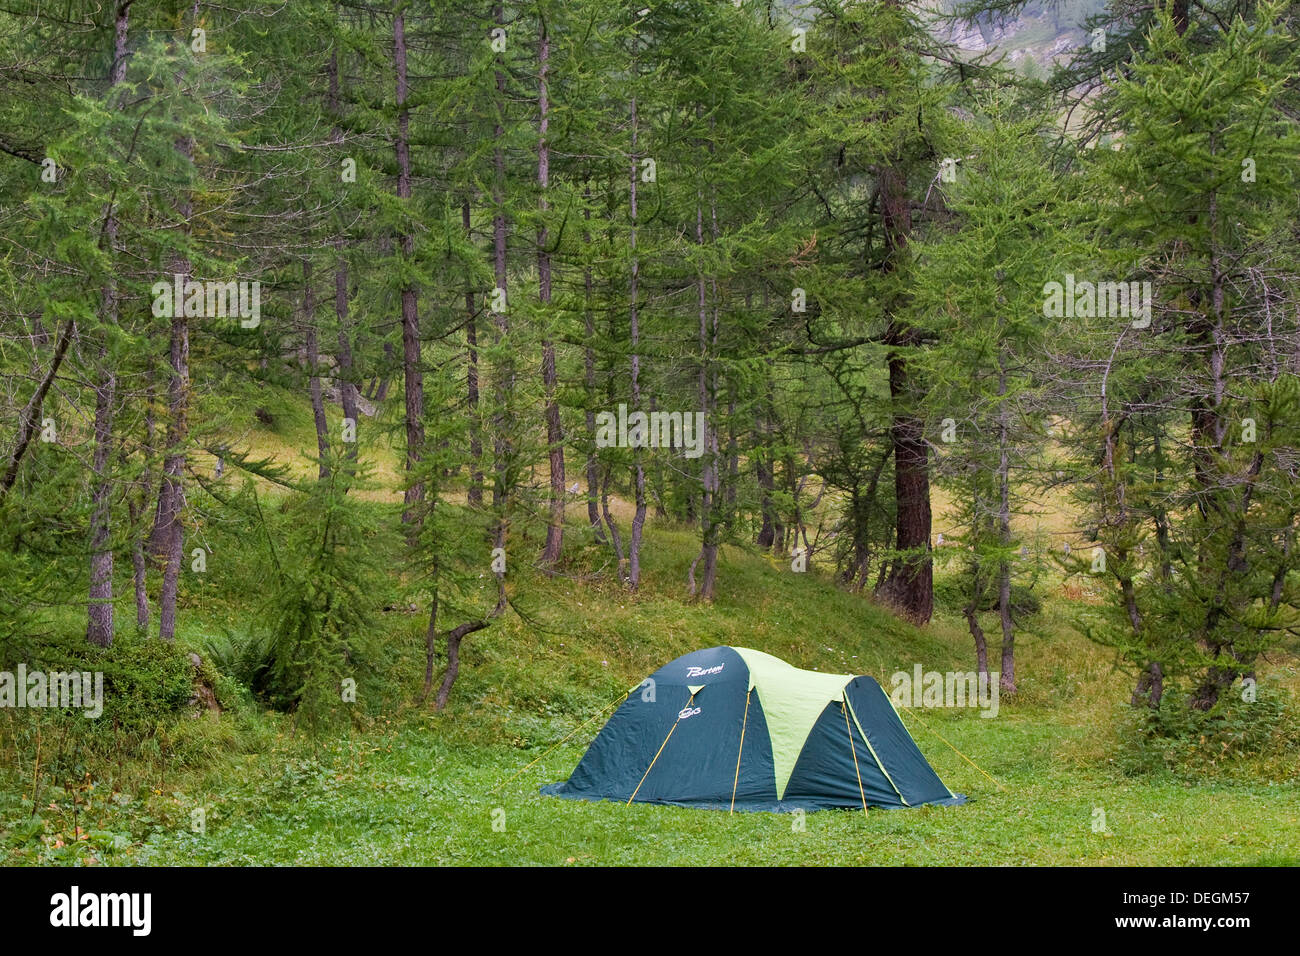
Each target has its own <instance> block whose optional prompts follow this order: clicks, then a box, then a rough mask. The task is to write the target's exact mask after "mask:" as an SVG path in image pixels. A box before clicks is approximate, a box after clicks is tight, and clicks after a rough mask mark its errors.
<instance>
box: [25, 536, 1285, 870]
mask: <svg viewBox="0 0 1300 956" xmlns="http://www.w3.org/2000/svg"><path fill="white" fill-rule="evenodd" d="M691 553H692V541H691V538H690V536H689V535H688V534H686V533H684V532H674V531H661V532H658V533H655V534H654V535H652V536H651V537H650V539H649V540H648V542H647V556H648V557H649V559H650V560H649V563H648V567H647V579H646V586H645V589H644V591H643V592H642V594H640V595H639V596H637V597H635V598H633V597H630V596H628V595H627V594H626V593H625V592H623V591H622V590H621V589H619V588H618V587H616V586H614V585H612V584H608V583H607V584H599V583H592V582H587V583H579V582H578V581H576V580H574V579H571V578H565V577H557V578H550V579H548V578H544V577H541V576H536V577H533V578H529V579H528V580H526V581H525V582H524V583H523V584H521V585H519V587H520V591H521V593H524V594H527V595H529V599H528V600H529V608H530V609H531V611H532V612H535V615H536V616H535V618H534V619H533V620H531V621H529V622H525V621H523V620H520V619H519V618H517V617H512V618H511V619H509V620H507V621H505V622H504V623H503V624H502V625H501V626H499V627H494V628H493V629H490V630H489V631H486V632H483V633H481V634H478V635H475V636H474V637H473V638H471V639H470V640H469V641H467V643H466V646H465V662H464V671H463V678H462V680H461V681H460V682H459V683H458V684H457V686H456V689H455V692H454V695H453V700H452V705H451V706H450V707H449V708H448V710H447V711H446V712H444V713H441V714H434V713H431V712H428V711H426V710H423V709H421V708H419V707H417V706H415V705H413V704H409V705H406V706H404V707H402V708H400V709H398V710H397V711H396V712H395V713H393V714H392V715H390V716H388V717H384V718H378V719H374V720H371V721H370V722H369V723H368V725H367V726H365V727H362V728H357V729H354V730H353V731H352V732H351V733H350V734H348V735H346V736H343V737H339V738H335V739H327V740H324V741H318V742H313V741H310V740H308V739H305V738H304V737H302V736H301V735H296V734H295V733H294V732H293V728H292V723H291V721H290V720H289V719H288V718H286V717H282V716H274V715H263V714H257V713H248V712H241V713H239V714H227V715H225V716H223V717H221V718H220V719H207V718H199V719H194V720H189V721H187V722H186V723H185V725H184V726H182V727H181V728H180V732H181V736H182V739H183V740H189V741H191V742H193V741H194V740H196V739H197V740H199V741H200V742H202V743H204V744H206V745H210V750H209V751H204V752H203V756H204V759H199V760H189V761H181V760H179V759H177V758H176V757H175V756H168V753H169V751H168V749H167V747H161V748H158V753H153V754H152V756H151V755H150V754H149V753H137V754H133V755H130V756H129V758H128V759H127V760H125V761H119V764H118V766H116V767H114V766H112V765H111V763H108V762H104V763H101V764H99V765H98V766H95V767H93V769H92V771H91V773H90V775H89V777H83V778H81V779H80V780H77V779H76V778H75V775H73V782H72V783H69V782H68V780H66V779H65V780H64V781H62V783H63V784H64V786H63V787H59V786H55V783H54V781H48V782H46V783H44V785H43V787H42V795H41V796H40V799H39V805H38V807H37V812H36V814H35V816H33V814H32V806H31V799H30V797H31V794H30V790H31V786H30V784H31V777H32V771H33V762H32V755H31V754H22V753H14V755H13V757H14V759H12V760H10V759H6V761H5V764H6V767H7V769H6V770H5V771H3V772H2V773H0V781H2V782H3V786H2V787H0V844H2V845H3V846H4V852H5V854H6V856H7V861H8V862H11V863H34V862H70V861H71V860H73V859H79V860H80V861H82V862H84V863H92V862H98V863H107V864H131V863H146V864H193V863H202V864H248V863H258V864H291V863H303V864H307V863H316V864H557V865H560V864H566V863H570V862H571V863H573V864H618V863H636V864H655V865H668V866H672V865H689V864H710V863H712V864H743V863H762V864H786V863H789V864H806V863H836V864H872V863H876V864H899V863H907V864H1022V863H1024V864H1075V863H1079V864H1270V863H1272V864H1298V863H1300V787H1297V785H1296V784H1295V782H1294V781H1291V780H1289V779H1288V778H1289V777H1290V776H1291V774H1290V773H1288V772H1286V771H1285V766H1284V765H1281V766H1279V768H1275V770H1274V771H1269V770H1267V769H1264V770H1261V769H1260V768H1258V767H1256V768H1255V769H1254V771H1253V773H1252V774H1250V775H1247V779H1245V780H1236V781H1234V780H1232V779H1230V778H1229V777H1227V776H1225V777H1224V778H1223V779H1218V778H1217V777H1213V776H1205V775H1203V776H1200V777H1196V778H1180V777H1177V776H1174V775H1173V774H1171V773H1167V772H1162V773H1158V774H1154V775H1150V774H1149V775H1144V776H1128V775H1126V774H1125V773H1124V772H1123V770H1122V769H1121V768H1120V766H1119V764H1118V763H1117V761H1116V760H1115V759H1114V749H1115V747H1116V746H1117V745H1118V739H1117V726H1118V721H1119V719H1120V716H1121V715H1122V713H1123V709H1124V708H1123V707H1122V705H1121V703H1120V702H1121V701H1122V700H1123V697H1124V690H1125V688H1126V680H1125V678H1123V676H1122V675H1119V674H1117V673H1116V672H1115V670H1114V669H1113V667H1112V666H1111V664H1110V661H1109V659H1108V658H1107V656H1106V655H1105V653H1104V652H1102V651H1101V650H1099V649H1097V648H1095V647H1093V646H1091V645H1089V644H1088V643H1086V642H1085V641H1083V640H1082V639H1081V638H1079V637H1078V636H1077V635H1074V634H1073V633H1071V632H1070V629H1069V628H1068V626H1066V625H1065V623H1064V621H1067V620H1068V617H1069V612H1070V608H1069V607H1068V606H1066V605H1063V604H1060V603H1054V604H1052V605H1051V606H1050V607H1049V612H1048V613H1047V614H1045V615H1044V616H1043V620H1041V621H1040V622H1039V623H1040V625H1041V629H1042V631H1043V634H1042V635H1036V634H1034V633H1030V632H1026V633H1024V634H1023V635H1022V637H1021V641H1020V667H1021V673H1022V675H1023V680H1022V691H1021V693H1020V694H1019V695H1018V697H1017V699H1016V700H1014V701H1009V700H1006V699H1004V700H1003V701H1002V704H1001V711H1000V714H999V716H998V717H997V718H996V719H984V718H981V717H979V716H978V712H976V711H964V712H950V711H936V710H930V711H927V712H925V713H924V714H923V715H916V714H912V715H906V714H905V719H907V720H908V723H909V725H910V726H911V728H912V732H913V735H914V736H915V738H916V740H917V742H918V744H919V745H920V747H921V749H922V750H923V752H924V753H925V754H926V756H927V757H928V758H929V759H930V761H931V762H932V764H933V765H934V766H935V768H936V770H937V771H938V772H939V774H940V775H941V776H942V777H943V778H944V780H945V782H947V783H948V785H949V786H950V787H952V788H953V789H954V790H957V791H960V792H965V793H967V794H969V795H970V796H971V797H972V801H971V802H970V803H969V804H968V805H966V806H964V807H956V808H946V807H928V808H920V809H916V810H893V811H876V810H873V811H871V812H870V813H868V814H866V815H865V816H864V815H863V814H862V813H861V812H845V811H823V812H820V813H810V814H808V815H807V816H806V818H805V819H804V821H803V824H804V829H803V830H799V829H798V828H797V820H796V818H795V817H794V816H792V815H772V814H735V815H728V814H726V813H720V812H716V811H706V810H688V809H680V808H669V807H653V806H645V805H633V806H622V805H616V804H610V803H596V804H589V803H581V802H573V801H568V800H561V799H556V798H550V797H543V796H541V795H540V794H538V793H537V788H538V787H539V786H540V785H542V784H544V783H548V782H551V781H553V780H558V779H562V778H564V777H565V776H567V774H568V773H569V771H570V770H571V769H572V768H573V766H574V765H575V764H576V763H577V761H578V760H579V759H580V757H581V755H582V752H583V749H584V748H585V746H586V744H587V743H588V742H589V741H590V739H591V738H592V737H593V736H594V734H595V733H596V731H597V730H598V729H599V727H600V726H601V723H602V720H601V714H602V711H603V710H604V708H605V707H606V705H608V704H609V703H610V702H612V701H614V700H615V699H617V698H618V697H619V695H621V693H622V692H623V691H624V690H626V689H627V688H629V687H631V686H634V685H635V684H636V683H637V682H639V681H640V679H641V678H642V677H643V676H644V675H645V674H647V673H649V672H650V671H651V670H653V669H654V668H656V667H657V666H659V664H661V663H663V662H664V661H666V660H669V659H670V658H672V657H673V656H675V655H677V654H680V653H684V652H685V651H688V650H691V649H694V648H698V647H702V646H708V645H711V644H718V643H732V644H744V645H749V646H753V647H756V648H759V649H762V650H766V651H769V652H772V653H775V654H779V655H781V656H783V657H785V658H786V659H788V660H790V661H792V662H793V663H795V664H798V665H801V666H810V667H816V668H819V669H823V670H834V671H861V672H866V673H871V674H873V675H875V676H876V677H877V678H878V679H881V680H882V681H884V682H886V686H888V683H887V682H888V676H889V674H890V673H892V672H893V671H894V670H897V669H900V668H910V666H911V664H912V662H914V661H920V662H921V663H922V664H923V665H924V666H925V667H926V668H936V669H947V668H949V667H961V668H963V669H964V668H966V667H967V666H968V662H967V658H968V656H969V652H968V645H967V641H968V639H967V638H966V637H965V635H964V633H963V631H962V630H961V628H960V626H959V623H958V621H957V620H956V619H955V617H953V616H950V615H948V614H941V615H940V617H939V619H938V620H937V621H936V622H935V623H934V624H932V625H931V626H930V627H929V628H927V629H926V630H923V631H918V630H916V629H913V628H911V627H909V626H908V625H905V624H902V623H900V622H898V621H897V620H895V619H894V618H893V617H891V616H890V615H888V614H886V613H885V612H883V611H882V610H881V609H879V608H878V607H876V606H874V605H873V604H872V603H871V602H870V601H869V600H868V599H866V598H863V597H859V596H854V595H850V594H846V593H844V592H842V591H840V590H838V589H837V588H835V587H834V585H833V584H832V583H831V582H830V581H829V580H828V578H826V577H825V576H822V575H820V574H816V573H813V574H808V575H795V574H793V573H791V572H790V571H789V570H788V569H785V568H783V567H773V566H772V565H771V564H770V563H769V562H768V560H767V559H766V558H765V557H762V556H759V555H755V554H752V553H747V552H744V551H741V550H738V549H728V550H727V552H726V556H725V560H724V563H723V566H722V572H721V578H720V580H721V582H722V585H723V586H722V589H721V591H722V596H721V598H720V600H719V602H718V604H717V605H716V606H715V607H713V608H707V607H703V606H698V605H692V604H688V603H685V602H683V601H682V600H681V594H680V592H681V583H682V580H683V575H684V571H685V564H686V563H687V562H688V561H689V559H690V557H691ZM588 559H589V560H591V561H598V560H600V559H599V558H598V557H597V556H596V554H595V553H594V552H592V553H589V554H588ZM570 570H571V571H572V572H573V573H574V574H575V575H578V574H581V570H582V569H581V568H579V567H574V568H572V569H570ZM521 573H523V572H521ZM746 595H752V596H754V599H753V600H747V599H746V598H745V596H746ZM392 617H393V620H392V621H391V622H390V623H389V631H388V639H389V640H391V641H393V642H395V643H396V644H398V645H400V647H401V650H402V651H403V655H399V657H398V659H397V663H396V664H395V675H394V679H395V680H398V679H399V677H398V675H400V674H402V673H403V672H404V673H405V674H406V675H407V678H408V680H407V682H408V684H409V687H407V690H408V691H409V692H410V695H411V696H413V695H414V693H415V690H416V689H417V679H418V678H417V676H416V675H417V673H418V668H417V666H416V665H417V663H418V660H419V656H418V648H419V638H420V636H421V634H422V627H423V623H424V621H423V617H422V615H405V614H396V615H393V616H392ZM584 721H589V723H587V724H586V726H585V727H584V728H583V729H581V730H579V731H578V733H577V734H576V735H574V736H573V737H572V739H571V740H570V741H569V742H568V743H565V744H562V745H561V746H559V747H558V748H556V749H554V750H553V751H552V752H550V753H549V755H546V756H543V755H545V754H547V751H548V750H550V749H551V748H552V747H553V746H554V745H555V744H556V743H557V742H559V741H560V740H562V739H563V738H564V737H565V736H566V735H568V734H570V733H571V732H572V731H574V730H575V729H576V728H579V727H580V725H582V724H583V722H584ZM241 723H242V725H245V726H246V729H248V731H249V732H247V733H231V732H230V726H231V725H232V724H237V725H238V724H241ZM940 736H942V738H946V740H947V741H948V743H945V742H944V740H942V739H940ZM164 743H165V741H164ZM949 744H951V745H952V747H955V748H956V749H957V750H959V751H960V752H961V753H962V754H965V755H967V756H968V757H969V758H970V759H971V760H973V761H974V762H975V763H976V764H978V765H979V767H980V768H981V769H982V771H983V772H981V770H977V769H976V768H975V767H973V766H972V765H971V764H970V763H967V762H966V760H965V759H963V757H962V756H960V755H959V754H958V753H957V752H956V751H954V750H953V749H952V748H951V747H950V746H949ZM172 745H173V746H174V742H173V744H172ZM191 749H193V748H191ZM538 758H542V759H540V760H539V761H538V762H537V763H536V765H535V766H533V767H532V768H531V769H528V770H527V771H526V772H524V773H522V774H519V775H518V776H516V774H518V773H519V771H521V770H523V768H525V767H526V766H527V765H528V764H529V763H531V762H532V761H535V760H538ZM46 759H47V760H48V759H49V757H48V756H47V758H46ZM88 766H89V764H88ZM985 772H986V773H987V774H988V775H989V776H985V775H984V773H985ZM1270 772H1272V773H1273V776H1275V777H1276V779H1274V780H1272V781H1270V780H1269V779H1268V774H1269V773H1270ZM990 777H991V778H993V779H990ZM994 781H996V783H995V782H994ZM74 803H75V804H76V805H77V809H76V812H77V822H76V826H78V827H80V829H81V832H82V837H83V838H82V839H80V840H74V839H73V838H72V834H73V825H74V823H73V816H72V813H73V805H74ZM198 807H202V808H204V813H205V815H206V820H205V824H206V825H205V832H204V833H202V834H199V833H194V832H192V825H193V822H194V818H193V817H192V811H193V810H194V809H195V808H198ZM498 808H499V810H500V811H504V816H502V815H501V813H500V812H498V813H497V815H496V816H495V817H494V811H498ZM1098 810H1101V811H1104V813H1105V830H1104V831H1102V832H1097V831H1095V830H1094V825H1095V823H1097V822H1099V821H1100V817H1099V815H1098V813H1097V811H1098ZM494 821H495V822H497V823H498V826H499V825H500V824H501V822H502V821H503V822H504V829H503V830H501V829H495V830H494V828H493V825H494Z"/></svg>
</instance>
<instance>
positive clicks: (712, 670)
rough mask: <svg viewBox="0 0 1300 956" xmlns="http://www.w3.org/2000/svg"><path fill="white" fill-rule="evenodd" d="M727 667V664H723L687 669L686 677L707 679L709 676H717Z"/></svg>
mask: <svg viewBox="0 0 1300 956" xmlns="http://www.w3.org/2000/svg"><path fill="white" fill-rule="evenodd" d="M726 666H727V665H726V664H725V663H723V664H715V665H714V666H712V667H688V668H686V676H687V677H707V676H709V675H710V674H716V673H718V672H719V671H720V670H722V669H723V668H724V667H726Z"/></svg>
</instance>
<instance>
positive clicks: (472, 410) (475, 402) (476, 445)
mask: <svg viewBox="0 0 1300 956" xmlns="http://www.w3.org/2000/svg"><path fill="white" fill-rule="evenodd" d="M460 221H461V225H462V226H464V228H465V238H466V239H471V235H470V214H469V200H468V199H466V200H465V201H464V202H463V203H461V207H460ZM477 321H478V320H477V315H476V313H475V311H474V290H473V289H472V288H466V289H465V347H466V350H467V356H466V357H467V364H466V368H465V407H466V414H467V415H468V416H469V489H468V491H467V492H466V501H468V503H469V505H470V507H472V508H481V507H483V465H482V463H483V426H482V421H481V420H480V419H479V396H478V325H477Z"/></svg>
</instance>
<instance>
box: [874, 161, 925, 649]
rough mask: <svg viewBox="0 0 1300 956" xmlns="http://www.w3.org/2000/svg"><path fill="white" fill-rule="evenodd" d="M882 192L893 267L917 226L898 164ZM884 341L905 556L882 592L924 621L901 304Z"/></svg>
mask: <svg viewBox="0 0 1300 956" xmlns="http://www.w3.org/2000/svg"><path fill="white" fill-rule="evenodd" d="M880 196H881V206H882V209H883V215H884V225H885V236H886V242H887V243H888V246H889V250H890V255H889V268H891V269H892V268H894V267H896V264H897V257H898V256H899V255H900V254H901V253H902V250H903V249H904V247H905V246H906V245H907V242H908V238H909V236H910V234H911V231H912V216H911V211H910V210H909V208H908V197H907V183H906V181H905V179H904V177H903V175H902V173H901V172H900V171H899V170H897V169H893V168H889V169H885V170H883V171H882V173H881V175H880ZM885 341H886V343H887V344H888V345H889V346H890V347H891V351H890V352H889V356H888V364H889V396H890V400H891V401H892V403H893V412H892V415H893V420H892V422H891V424H890V429H889V434H890V439H891V441H892V443H893V448H894V501H895V508H896V511H897V517H896V519H895V539H896V542H895V546H896V548H897V550H898V551H899V552H900V556H899V558H898V560H897V562H896V563H895V564H894V566H893V568H892V569H891V572H890V574H889V576H888V577H887V578H886V580H885V583H884V585H883V587H881V588H880V589H879V590H878V592H877V593H878V594H879V596H880V597H881V598H882V599H883V600H885V601H886V602H887V603H889V604H891V605H892V606H894V607H895V608H896V609H897V610H898V611H899V612H900V613H901V614H902V615H903V616H905V617H907V618H909V619H910V620H912V621H913V622H915V623H917V624H924V623H926V622H927V621H929V620H930V616H931V614H932V613H933V611H934V576H933V575H934V572H933V563H932V560H931V557H930V528H931V516H930V475H929V449H928V448H927V447H926V444H925V433H924V423H923V421H922V420H921V419H920V418H919V417H918V416H917V415H916V414H914V413H913V412H912V410H911V408H910V405H911V403H912V401H913V400H914V398H915V396H914V394H913V392H914V386H913V382H912V377H911V370H910V368H909V366H908V362H907V358H906V356H905V354H904V352H903V349H905V348H907V347H909V346H911V345H914V344H915V342H916V339H915V333H914V332H913V331H912V330H910V329H908V328H907V327H906V326H905V324H904V320H903V318H902V315H901V309H898V308H895V309H894V310H893V312H892V314H891V316H890V320H889V328H888V330H887V332H886V336H885Z"/></svg>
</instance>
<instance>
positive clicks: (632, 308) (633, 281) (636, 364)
mask: <svg viewBox="0 0 1300 956" xmlns="http://www.w3.org/2000/svg"><path fill="white" fill-rule="evenodd" d="M636 53H637V39H636V37H635V36H634V37H633V38H632V77H633V82H635V80H636V73H637V66H636ZM631 119H632V149H631V159H632V175H631V180H630V183H631V188H630V190H629V192H628V201H629V215H630V216H631V219H632V228H631V231H630V233H629V236H628V247H629V253H630V255H631V268H630V270H629V276H628V309H629V321H628V334H629V337H630V346H631V352H632V411H640V410H641V356H640V355H639V354H638V352H637V349H638V348H639V346H640V344H641V326H640V314H639V312H638V309H637V281H638V279H639V277H640V264H639V262H638V259H637V249H636V233H637V208H636V183H637V165H638V160H639V157H638V156H637V151H636V150H637V114H636V96H635V95H633V96H632V99H631ZM632 462H633V464H632V484H633V489H634V494H635V499H636V510H635V511H634V512H633V515H632V535H631V540H630V541H629V543H628V587H629V588H630V589H631V590H633V591H635V590H636V589H637V588H638V587H640V586H641V531H642V528H643V527H644V526H645V512H646V502H645V468H644V467H643V465H642V462H641V449H640V448H633V449H632Z"/></svg>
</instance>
